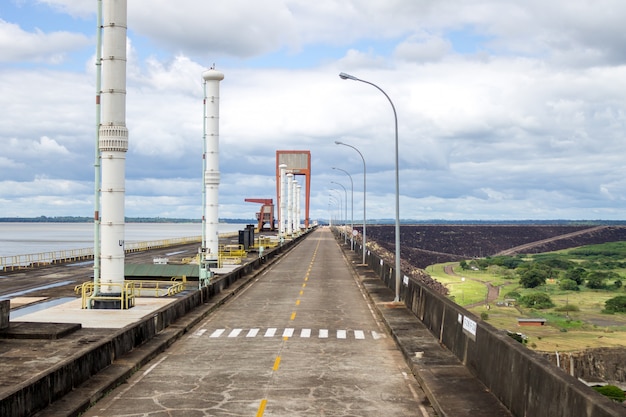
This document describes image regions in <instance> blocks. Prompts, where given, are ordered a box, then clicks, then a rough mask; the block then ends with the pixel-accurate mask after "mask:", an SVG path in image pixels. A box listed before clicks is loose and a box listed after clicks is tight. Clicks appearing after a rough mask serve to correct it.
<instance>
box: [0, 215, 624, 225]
mask: <svg viewBox="0 0 626 417" xmlns="http://www.w3.org/2000/svg"><path fill="white" fill-rule="evenodd" d="M355 220H356V219H355ZM125 221H126V222H127V223H201V222H202V221H201V220H200V219H172V218H166V217H126V219H125ZM219 221H220V222H221V223H246V224H256V222H257V221H256V220H251V219H219ZM91 222H93V218H91V217H81V216H57V217H48V216H39V217H0V223H91ZM319 223H320V224H328V221H327V220H326V219H321V220H319ZM355 223H358V224H361V221H358V220H357V221H355ZM394 223H395V220H394V219H368V220H367V224H372V225H376V224H380V225H388V224H394ZM400 223H401V224H404V225H409V224H443V225H446V224H476V225H516V224H517V225H522V226H532V225H537V226H542V225H565V226H624V225H626V220H440V219H433V220H411V219H402V220H400Z"/></svg>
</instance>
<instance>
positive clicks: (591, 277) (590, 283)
mask: <svg viewBox="0 0 626 417" xmlns="http://www.w3.org/2000/svg"><path fill="white" fill-rule="evenodd" d="M607 277H608V275H607V273H606V272H601V271H593V272H590V273H589V274H587V283H586V284H585V285H586V286H587V288H591V289H594V290H601V289H604V288H606V285H605V284H604V281H605V280H606V279H607Z"/></svg>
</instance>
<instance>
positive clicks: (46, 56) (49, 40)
mask: <svg viewBox="0 0 626 417" xmlns="http://www.w3.org/2000/svg"><path fill="white" fill-rule="evenodd" d="M90 42H91V41H90V40H89V38H88V37H87V36H85V35H83V34H78V33H71V32H65V31H62V32H52V33H45V32H43V31H42V30H40V29H35V31H34V32H26V31H24V30H22V29H21V28H20V27H19V25H17V24H14V23H9V22H6V21H4V20H2V19H0V49H1V50H2V54H0V63H1V62H19V61H26V62H44V63H49V64H60V63H61V62H63V60H64V59H65V56H66V54H67V53H68V52H70V51H73V50H76V49H79V48H83V47H85V46H86V45H89V43H90Z"/></svg>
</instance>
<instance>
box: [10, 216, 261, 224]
mask: <svg viewBox="0 0 626 417" xmlns="http://www.w3.org/2000/svg"><path fill="white" fill-rule="evenodd" d="M125 221H126V222H127V223H201V222H202V221H201V220H200V219H170V218H165V217H126V218H125ZM219 221H220V222H222V223H250V224H252V223H256V220H250V219H220V220H219ZM91 222H93V218H91V217H81V216H58V217H48V216H39V217H0V223H91Z"/></svg>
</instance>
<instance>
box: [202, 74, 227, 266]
mask: <svg viewBox="0 0 626 417" xmlns="http://www.w3.org/2000/svg"><path fill="white" fill-rule="evenodd" d="M202 78H203V79H204V82H205V98H204V104H205V116H204V123H205V132H206V133H205V138H204V142H205V143H204V149H205V153H204V155H203V158H204V195H205V201H204V202H203V204H204V213H205V215H204V218H203V223H204V225H203V226H204V233H203V238H204V242H203V244H202V247H203V249H204V252H203V254H204V261H205V262H206V263H208V264H217V260H218V255H219V230H218V223H219V217H218V206H219V193H218V191H219V185H220V171H219V116H220V81H222V80H223V79H224V74H222V73H221V72H219V71H217V70H215V69H213V68H211V69H209V70H207V71H205V72H203V73H202ZM201 268H202V265H201Z"/></svg>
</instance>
